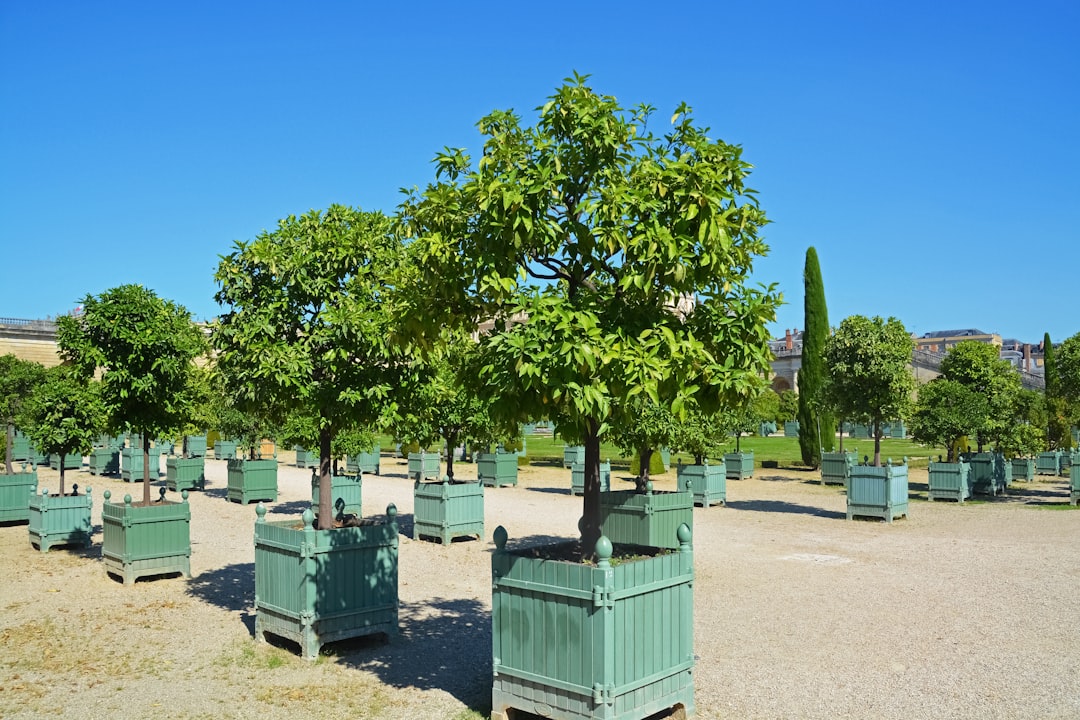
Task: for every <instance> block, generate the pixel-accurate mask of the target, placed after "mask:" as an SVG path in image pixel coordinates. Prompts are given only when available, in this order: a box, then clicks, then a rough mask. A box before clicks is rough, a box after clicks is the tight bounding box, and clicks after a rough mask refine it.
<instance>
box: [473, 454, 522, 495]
mask: <svg viewBox="0 0 1080 720" xmlns="http://www.w3.org/2000/svg"><path fill="white" fill-rule="evenodd" d="M476 475H477V477H479V478H480V482H482V483H483V484H484V485H485V486H486V487H502V486H503V485H517V483H518V464H517V453H508V452H498V451H496V452H493V453H477V455H476Z"/></svg>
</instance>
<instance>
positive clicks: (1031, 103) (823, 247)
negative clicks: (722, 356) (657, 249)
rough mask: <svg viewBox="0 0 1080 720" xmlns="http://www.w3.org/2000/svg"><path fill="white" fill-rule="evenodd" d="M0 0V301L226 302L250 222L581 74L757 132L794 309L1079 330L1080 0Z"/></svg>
mask: <svg viewBox="0 0 1080 720" xmlns="http://www.w3.org/2000/svg"><path fill="white" fill-rule="evenodd" d="M366 5H367V4H366V3H358V2H318V1H315V2H310V3H295V2H289V3H284V2H250V3H245V2H217V1H215V2H200V1H195V2H183V3H158V2H145V0H143V1H140V2H103V3H91V2H85V0H81V1H79V2H54V1H52V0H2V1H0V247H2V250H3V251H2V256H0V257H2V263H3V267H4V269H5V272H4V273H3V277H2V280H0V316H6V317H25V318H39V317H44V316H46V315H57V314H60V313H65V312H68V311H69V310H71V309H72V308H73V307H74V306H75V305H76V304H77V303H78V301H79V299H80V298H81V297H83V296H85V295H86V294H87V293H93V294H96V293H99V292H101V291H103V290H106V289H108V288H110V287H113V286H116V285H119V284H122V283H129V282H140V283H143V284H144V285H147V286H149V287H151V288H153V289H154V290H156V291H157V292H158V293H159V294H160V295H162V296H164V297H167V298H170V299H173V300H176V301H178V302H180V303H182V304H184V305H186V306H187V307H188V309H190V310H191V311H192V312H193V313H194V314H195V315H196V317H199V318H210V317H213V316H214V315H216V314H217V306H216V305H215V303H214V302H213V294H214V291H215V286H214V283H213V278H212V275H213V271H214V268H215V267H216V264H217V259H218V255H219V254H223V253H226V252H228V251H229V250H230V248H231V246H232V243H233V242H234V241H235V240H240V239H250V238H253V237H254V236H255V235H257V234H258V233H259V232H260V231H261V230H263V229H269V228H272V227H274V225H275V223H276V221H277V219H278V218H280V217H284V216H286V215H289V214H291V213H297V214H298V213H302V212H305V211H306V210H308V209H311V208H324V207H326V206H327V205H329V204H331V203H335V202H337V203H345V204H351V205H358V206H360V207H363V208H365V209H382V210H384V211H387V212H392V211H393V210H394V208H395V206H396V205H397V203H398V202H399V199H400V195H399V194H398V189H399V188H401V187H407V186H413V185H420V186H423V185H424V184H425V183H427V182H428V181H429V180H430V179H431V178H432V177H433V167H432V165H431V162H430V161H431V158H432V157H433V156H434V154H435V153H436V152H437V151H438V150H440V149H441V148H442V147H444V146H463V147H466V148H469V149H471V150H473V151H474V152H475V151H478V149H479V146H480V138H479V136H478V134H477V133H476V130H475V123H476V121H477V120H478V119H479V118H480V117H481V116H483V115H485V114H486V113H488V112H489V111H491V110H493V109H496V108H514V109H516V110H517V111H519V112H520V113H523V114H527V115H528V116H529V117H531V114H532V110H533V109H534V108H535V107H537V106H538V105H540V104H542V103H543V101H544V99H545V98H546V97H547V96H548V95H550V94H551V92H552V91H553V90H554V88H555V87H556V86H557V85H558V84H560V82H561V80H562V79H563V78H564V77H566V76H568V75H570V74H571V72H572V71H575V70H576V71H578V72H581V73H586V74H591V75H592V81H591V84H592V86H593V87H594V88H595V89H596V90H598V91H600V92H604V93H608V94H612V95H615V96H616V97H618V98H619V100H620V101H621V102H622V103H623V104H624V105H625V106H628V107H629V106H632V105H635V104H637V103H640V102H647V103H651V104H653V105H655V106H656V107H657V108H658V110H660V111H661V112H658V113H657V117H658V118H663V119H666V118H667V117H669V116H670V111H671V110H673V109H674V108H675V106H676V105H677V104H678V102H680V101H682V100H685V101H687V102H688V103H689V104H690V105H691V106H693V108H694V110H695V115H696V117H697V119H698V120H699V121H700V122H701V123H703V124H706V125H708V126H710V127H711V128H712V133H711V134H712V135H713V136H714V137H718V138H722V139H724V140H726V141H727V142H731V143H737V144H740V145H742V146H743V147H744V157H745V158H746V159H747V160H748V161H749V162H751V163H753V164H754V165H755V168H756V169H755V171H754V174H753V176H752V177H751V182H750V185H751V186H752V187H754V188H756V189H757V190H758V192H759V197H760V200H761V204H762V206H763V207H764V208H765V210H766V212H767V213H768V215H769V216H770V218H771V219H772V221H773V223H772V224H771V225H769V226H768V227H767V228H766V238H767V240H768V242H769V244H770V245H771V248H772V250H771V253H770V255H769V256H768V257H766V258H764V259H762V260H760V261H759V262H758V263H757V265H756V266H755V279H756V280H757V281H759V282H762V283H772V282H775V283H777V284H778V285H779V286H780V288H781V289H782V290H783V292H784V295H785V299H786V301H787V302H788V304H787V305H786V306H785V307H783V308H782V309H781V310H780V312H779V316H778V318H777V323H776V324H775V327H774V330H775V334H776V335H782V334H783V329H784V328H788V327H802V324H803V323H802V317H803V311H802V301H803V292H802V269H803V261H804V258H805V252H806V248H807V247H808V246H810V245H813V246H815V247H816V248H817V251H818V254H819V257H820V259H821V265H822V274H823V276H824V282H825V292H826V297H827V300H828V304H829V315H830V320H831V321H832V323H833V324H838V323H839V321H840V320H841V319H842V318H844V317H846V316H847V315H850V314H853V313H861V314H865V315H883V316H888V315H895V316H896V317H898V318H900V319H901V320H902V321H903V322H904V324H905V325H906V326H907V327H908V329H909V330H911V331H913V332H916V333H918V334H922V333H924V332H929V331H932V330H944V329H952V328H960V327H978V328H981V329H983V330H987V331H996V332H999V333H1001V334H1003V335H1005V336H1006V337H1017V338H1020V339H1022V340H1027V341H1032V342H1038V341H1039V340H1041V339H1042V335H1043V333H1044V332H1050V333H1051V336H1052V337H1053V338H1054V340H1055V341H1059V340H1062V339H1064V338H1065V337H1068V336H1070V335H1072V334H1074V333H1076V332H1077V331H1080V312H1077V310H1076V308H1077V306H1078V302H1077V296H1076V293H1077V284H1078V277H1080V244H1078V242H1077V240H1078V239H1080V238H1078V231H1077V228H1080V150H1078V140H1077V136H1078V131H1080V3H1078V2H1076V1H1075V0H1067V1H1062V2H1041V1H1039V0H1033V1H1032V2H1028V3H1018V2H1001V1H995V0H985V1H983V2H967V1H962V2H957V1H953V0H946V1H944V2H943V1H942V0H936V1H935V2H923V1H922V0H919V1H916V2H904V3H876V2H865V1H858V2H856V1H850V2H812V1H806V0H803V1H798V0H791V1H786V2H780V1H769V0H763V1H757V2H748V3H739V4H732V3H671V2H665V3H660V2H584V3H562V4H558V3H556V4H546V5H537V4H535V3H515V2H461V3H446V2H431V3H417V2H398V3H387V4H385V7H384V8H383V9H369V8H367V7H366Z"/></svg>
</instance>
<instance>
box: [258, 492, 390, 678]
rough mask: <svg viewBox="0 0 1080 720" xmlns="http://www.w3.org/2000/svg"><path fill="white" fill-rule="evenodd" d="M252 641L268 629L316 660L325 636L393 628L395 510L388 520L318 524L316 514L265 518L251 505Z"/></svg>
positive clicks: (331, 638)
mask: <svg viewBox="0 0 1080 720" xmlns="http://www.w3.org/2000/svg"><path fill="white" fill-rule="evenodd" d="M256 513H257V514H258V520H256V522H255V639H256V640H257V641H260V642H261V641H263V640H265V639H266V634H267V633H270V634H272V635H277V636H279V637H283V638H286V639H288V640H292V641H293V642H297V643H299V644H300V654H301V656H302V657H303V658H304V659H306V660H315V659H316V658H318V656H319V649H320V648H321V647H322V646H323V645H325V644H326V643H329V642H335V641H337V640H345V639H347V638H354V637H361V636H363V635H373V634H375V633H384V634H385V635H386V636H387V637H388V638H389V637H393V636H394V635H396V634H397V631H398V527H397V508H396V507H394V506H393V505H390V506H389V507H388V508H387V509H386V518H387V519H386V521H385V522H375V521H371V520H364V521H363V524H362V525H360V526H359V527H345V528H336V529H334V530H316V529H315V527H314V524H313V523H314V521H315V514H314V513H313V512H312V511H311V510H310V509H308V510H305V511H304V516H303V521H302V523H298V522H297V521H295V520H281V521H275V522H267V521H266V508H265V507H264V506H263V505H262V504H261V503H260V504H259V506H258V507H257V508H256Z"/></svg>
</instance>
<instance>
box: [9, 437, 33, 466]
mask: <svg viewBox="0 0 1080 720" xmlns="http://www.w3.org/2000/svg"><path fill="white" fill-rule="evenodd" d="M11 459H12V461H13V462H22V461H24V460H29V459H30V438H28V437H26V436H25V435H23V434H22V433H20V432H19V431H17V430H16V431H15V437H14V439H13V440H12V442H11Z"/></svg>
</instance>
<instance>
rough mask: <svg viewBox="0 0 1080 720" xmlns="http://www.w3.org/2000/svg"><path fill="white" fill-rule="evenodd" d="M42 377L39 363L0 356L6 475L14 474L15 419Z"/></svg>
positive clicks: (43, 374)
mask: <svg viewBox="0 0 1080 720" xmlns="http://www.w3.org/2000/svg"><path fill="white" fill-rule="evenodd" d="M44 376H45V368H44V367H43V366H42V365H41V364H39V363H36V362H30V361H29V360H22V359H20V358H17V357H15V356H14V355H12V354H11V353H8V354H7V355H3V356H0V421H2V422H3V423H4V429H5V437H6V443H7V452H6V454H5V455H4V463H5V465H6V468H5V469H6V472H7V474H8V475H11V474H12V473H13V472H15V470H14V466H13V465H12V459H11V455H12V453H13V452H14V445H15V418H16V416H18V414H19V411H20V410H21V409H22V406H23V403H24V402H25V401H26V399H27V398H28V397H30V394H31V393H32V392H33V391H34V388H36V387H37V386H38V385H39V384H41V382H42V380H43V379H44ZM39 450H40V448H39Z"/></svg>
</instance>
